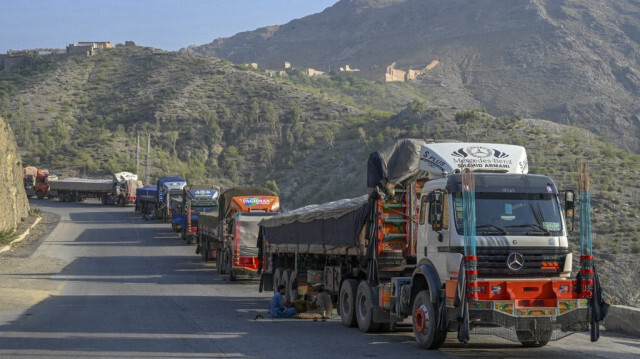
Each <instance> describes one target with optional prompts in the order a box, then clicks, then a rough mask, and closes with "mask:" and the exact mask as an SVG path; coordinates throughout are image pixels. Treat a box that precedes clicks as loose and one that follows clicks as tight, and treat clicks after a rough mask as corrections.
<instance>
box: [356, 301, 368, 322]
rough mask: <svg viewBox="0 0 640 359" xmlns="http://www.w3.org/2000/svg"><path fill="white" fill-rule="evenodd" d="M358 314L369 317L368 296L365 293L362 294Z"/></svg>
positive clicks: (362, 317) (361, 316)
mask: <svg viewBox="0 0 640 359" xmlns="http://www.w3.org/2000/svg"><path fill="white" fill-rule="evenodd" d="M358 304H359V305H358V316H359V317H360V318H361V319H364V318H366V317H367V298H366V296H365V295H361V296H360V300H359V301H358Z"/></svg>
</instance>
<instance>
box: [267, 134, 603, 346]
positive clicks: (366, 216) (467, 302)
mask: <svg viewBox="0 0 640 359" xmlns="http://www.w3.org/2000/svg"><path fill="white" fill-rule="evenodd" d="M367 182H368V187H369V188H370V193H369V194H368V195H365V196H363V197H359V198H356V199H351V200H342V201H337V202H332V203H327V204H324V205H316V206H308V207H304V208H301V209H298V210H294V211H291V212H289V213H287V214H281V215H278V216H274V217H271V218H267V219H264V220H263V221H262V222H261V223H260V235H259V242H258V247H259V258H260V268H259V270H260V272H261V273H262V274H261V281H260V287H259V290H260V291H262V290H272V289H273V288H274V287H277V285H279V284H284V285H285V286H287V289H288V290H287V293H288V295H289V296H290V299H295V296H296V294H302V293H305V292H307V291H309V290H310V287H311V285H312V282H313V281H315V282H320V283H319V284H320V289H319V290H320V291H325V292H327V293H328V294H330V295H331V297H332V298H333V300H334V302H335V304H336V305H337V306H338V310H339V314H340V317H341V321H342V323H343V324H344V325H345V326H357V327H358V328H359V329H360V330H361V331H364V332H374V331H378V330H381V329H383V330H391V329H393V328H394V327H395V326H396V325H397V324H398V323H401V322H403V321H404V320H405V319H410V320H411V323H412V324H411V325H412V327H413V333H414V337H415V339H416V342H417V344H418V346H419V347H421V348H425V349H437V348H438V347H440V346H441V345H443V343H444V342H445V339H446V337H447V333H448V332H458V338H459V340H460V341H462V342H467V341H468V340H469V331H470V330H474V332H480V333H482V332H483V331H484V332H487V331H488V332H489V333H490V334H494V335H499V336H502V337H505V338H507V339H511V340H514V341H519V342H521V343H522V344H523V345H524V346H528V347H539V346H543V345H545V344H547V342H548V341H550V340H556V339H559V338H562V337H564V336H566V335H569V334H572V333H574V332H577V331H582V330H586V329H587V328H589V327H590V326H591V328H592V330H593V328H594V323H593V321H592V320H593V319H594V317H592V316H591V313H592V310H593V308H594V307H595V306H594V303H593V298H594V296H593V292H594V291H593V282H589V281H584V280H583V281H582V282H581V283H579V282H578V281H577V280H576V277H572V274H571V268H572V259H573V254H572V253H571V252H570V250H569V243H568V239H567V236H568V228H567V226H566V223H565V214H564V213H563V208H562V206H561V202H562V201H561V200H562V199H563V198H562V197H564V206H565V209H566V211H567V212H566V213H567V214H569V213H571V214H572V211H573V207H574V201H573V197H574V196H573V192H572V191H567V192H565V195H564V196H561V192H559V191H558V189H557V188H556V185H555V184H554V182H553V180H552V179H551V178H549V177H547V176H542V175H533V174H528V164H527V157H526V151H525V149H524V148H523V147H520V146H512V145H501V144H485V143H430V144H427V143H424V142H423V141H419V140H409V139H405V140H401V141H399V142H397V143H396V144H395V145H394V146H392V147H391V148H389V149H387V150H386V151H384V152H382V153H377V152H375V153H372V154H371V156H370V158H369V162H368V175H367ZM571 218H573V217H571ZM586 254H589V253H586ZM585 258H586V259H585ZM590 258H591V259H589V255H586V256H581V260H582V259H584V260H585V261H587V262H588V261H589V260H591V261H592V258H593V257H590ZM587 271H588V270H587ZM581 273H582V270H581ZM591 273H592V272H591ZM596 282H597V278H596ZM585 283H587V284H586V285H587V287H588V286H589V285H591V287H588V288H587V287H585ZM595 327H597V323H595Z"/></svg>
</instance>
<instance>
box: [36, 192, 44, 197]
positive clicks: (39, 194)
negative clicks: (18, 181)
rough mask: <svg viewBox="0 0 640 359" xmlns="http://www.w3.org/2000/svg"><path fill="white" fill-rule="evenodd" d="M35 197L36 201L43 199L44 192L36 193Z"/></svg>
mask: <svg viewBox="0 0 640 359" xmlns="http://www.w3.org/2000/svg"><path fill="white" fill-rule="evenodd" d="M36 197H37V198H38V199H44V192H42V191H38V192H36Z"/></svg>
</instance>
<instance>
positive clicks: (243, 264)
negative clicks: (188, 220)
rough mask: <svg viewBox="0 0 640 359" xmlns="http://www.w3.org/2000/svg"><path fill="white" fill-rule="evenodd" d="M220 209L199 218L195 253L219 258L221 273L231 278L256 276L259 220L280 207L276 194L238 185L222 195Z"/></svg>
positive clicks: (218, 267) (276, 211) (269, 215)
mask: <svg viewBox="0 0 640 359" xmlns="http://www.w3.org/2000/svg"><path fill="white" fill-rule="evenodd" d="M218 205H219V208H218V212H217V213H203V214H201V215H200V216H199V219H198V235H197V238H198V248H197V249H196V253H199V254H201V255H202V258H203V259H204V260H205V261H207V260H209V259H215V260H216V267H217V270H218V273H220V274H222V275H226V276H227V277H228V279H229V280H230V281H235V280H236V279H237V278H238V277H240V276H242V277H245V278H255V277H257V271H258V248H257V246H256V244H257V240H258V222H260V221H261V220H262V219H264V218H267V217H271V216H273V215H275V214H277V213H278V211H279V210H280V199H279V198H278V196H277V194H276V193H274V192H273V191H270V190H268V189H266V188H261V187H237V188H231V189H229V190H226V191H225V192H223V193H222V194H221V195H220V199H219V201H218Z"/></svg>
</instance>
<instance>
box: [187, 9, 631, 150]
mask: <svg viewBox="0 0 640 359" xmlns="http://www.w3.org/2000/svg"><path fill="white" fill-rule="evenodd" d="M638 14H640V3H638V2H637V1H635V0H620V1H613V0H607V1H597V0H585V1H582V0H580V1H578V0H562V1H545V0H499V1H489V0H479V1H474V2H468V1H464V0H451V1H441V0H378V1H375V2H369V1H363V0H342V1H339V2H337V3H336V4H335V5H333V6H332V7H329V8H327V9H325V10H324V11H322V12H320V13H318V14H314V15H310V16H307V17H304V18H301V19H297V20H293V21H291V22H289V23H287V24H284V25H279V26H272V27H267V28H261V29H257V30H255V31H253V32H243V33H239V34H237V35H235V36H232V37H229V38H225V39H217V40H215V41H214V42H212V43H210V44H205V45H201V46H190V47H188V48H186V49H183V51H185V52H189V53H195V54H200V55H207V56H216V57H221V58H226V59H229V60H230V61H233V62H238V63H248V62H257V63H259V64H260V65H265V64H269V63H277V62H282V61H289V62H291V63H292V65H293V66H297V67H302V68H305V67H312V68H315V69H319V70H325V71H326V70H328V69H329V68H337V67H338V66H344V65H346V64H349V65H351V66H352V67H357V68H369V67H372V66H381V69H382V70H383V69H384V67H385V66H387V65H389V64H391V63H393V62H397V63H398V66H399V67H400V68H418V67H424V66H426V65H427V64H429V63H430V62H431V61H433V60H438V61H439V62H440V64H439V65H438V66H436V67H435V68H434V69H433V70H432V71H428V72H427V73H426V74H425V75H424V76H422V78H420V79H419V80H417V81H416V84H417V85H418V86H424V87H425V88H427V89H433V88H434V86H437V85H434V83H437V81H433V79H434V78H445V79H447V81H457V82H460V83H461V84H462V86H463V88H464V89H465V90H466V91H465V92H466V93H465V92H462V93H457V94H456V96H458V97H459V101H462V102H469V101H477V102H479V103H480V104H481V106H482V107H484V108H486V109H488V110H489V111H490V112H492V113H494V114H497V115H513V114H515V115H519V116H522V117H532V118H541V119H546V120H551V121H553V122H557V123H563V124H571V125H577V126H581V127H584V128H588V129H590V130H591V131H594V132H595V133H597V134H600V135H602V136H605V137H607V138H609V139H610V140H612V141H615V142H616V144H617V145H618V146H620V147H621V148H624V149H627V150H631V151H634V152H638V151H640V107H639V106H638V105H637V103H636V98H637V97H638V95H639V94H640V71H639V70H638V69H640V16H637V15H638ZM463 97H467V98H463ZM452 101H454V102H455V101H456V99H454V100H452Z"/></svg>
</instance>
